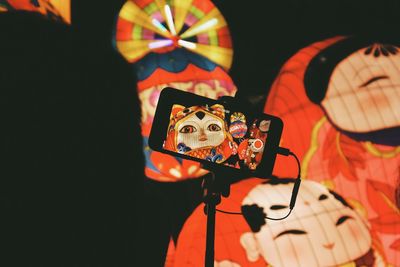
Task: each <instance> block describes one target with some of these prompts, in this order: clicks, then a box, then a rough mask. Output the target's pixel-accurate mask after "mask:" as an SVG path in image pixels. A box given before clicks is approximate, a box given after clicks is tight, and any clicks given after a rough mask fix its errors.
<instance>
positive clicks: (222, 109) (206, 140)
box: [149, 87, 283, 178]
mask: <svg viewBox="0 0 400 267" xmlns="http://www.w3.org/2000/svg"><path fill="white" fill-rule="evenodd" d="M282 129H283V122H282V120H281V119H280V118H278V117H275V116H272V115H269V114H265V113H255V112H253V111H252V110H251V109H250V108H248V105H244V104H243V103H241V102H240V101H238V100H236V99H235V98H229V97H228V98H226V97H223V98H221V99H218V100H215V99H210V98H207V97H202V96H198V95H195V94H192V93H188V92H184V91H181V90H178V89H174V88H170V87H167V88H165V89H163V90H162V92H161V94H160V98H159V101H158V104H157V108H156V112H155V116H154V121H153V124H152V128H151V132H150V136H149V146H150V148H152V149H153V150H155V151H159V152H163V153H167V154H170V155H173V156H176V157H181V158H184V159H189V160H194V161H198V162H201V163H202V165H203V167H204V168H205V169H208V170H210V171H217V170H223V169H226V170H228V169H230V170H236V171H238V172H242V173H243V174H245V175H248V176H254V177H260V178H268V177H270V176H271V174H272V170H273V167H274V163H275V158H276V154H277V150H278V147H279V142H280V138H281V134H282Z"/></svg>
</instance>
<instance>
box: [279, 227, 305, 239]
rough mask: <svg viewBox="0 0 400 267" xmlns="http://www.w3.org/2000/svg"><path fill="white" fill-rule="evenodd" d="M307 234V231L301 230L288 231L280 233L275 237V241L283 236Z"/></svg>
mask: <svg viewBox="0 0 400 267" xmlns="http://www.w3.org/2000/svg"><path fill="white" fill-rule="evenodd" d="M305 234H307V232H306V231H303V230H299V229H291V230H287V231H283V232H282V233H279V234H278V235H277V236H275V237H274V239H277V238H278V237H280V236H283V235H305Z"/></svg>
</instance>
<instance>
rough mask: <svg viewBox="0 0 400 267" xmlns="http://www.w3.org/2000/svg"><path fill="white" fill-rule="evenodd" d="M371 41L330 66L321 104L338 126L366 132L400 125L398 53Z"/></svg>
mask: <svg viewBox="0 0 400 267" xmlns="http://www.w3.org/2000/svg"><path fill="white" fill-rule="evenodd" d="M398 49H399V48H398V47H396V46H393V45H382V44H373V45H370V46H369V47H365V48H362V49H359V50H358V51H356V52H354V53H352V54H350V55H349V56H348V57H346V58H344V59H343V60H342V61H341V62H339V64H338V65H337V66H336V67H335V68H334V70H333V72H332V75H331V77H330V81H329V83H328V88H327V92H326V95H325V98H324V99H323V100H322V102H321V105H322V107H323V108H324V109H325V111H326V113H327V115H328V116H329V118H330V120H331V121H332V122H333V123H334V124H335V125H336V126H337V127H339V128H340V129H342V130H345V131H348V132H355V133H366V132H371V131H377V130H382V129H387V128H393V127H397V126H400V109H399V106H400V53H398V51H399V50H398Z"/></svg>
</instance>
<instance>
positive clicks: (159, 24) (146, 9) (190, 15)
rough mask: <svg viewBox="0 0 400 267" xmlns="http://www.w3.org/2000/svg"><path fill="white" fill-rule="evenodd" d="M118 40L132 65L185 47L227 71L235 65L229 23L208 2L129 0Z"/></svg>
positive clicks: (123, 53) (120, 19)
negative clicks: (152, 53)
mask: <svg viewBox="0 0 400 267" xmlns="http://www.w3.org/2000/svg"><path fill="white" fill-rule="evenodd" d="M115 39H116V46H117V48H118V50H119V51H120V53H121V54H122V55H123V56H124V57H125V58H126V59H127V60H128V61H129V62H136V61H138V60H139V59H141V58H142V57H144V56H145V55H147V54H148V53H150V52H156V53H164V52H167V51H171V50H173V49H175V48H177V47H182V48H185V49H188V50H190V51H192V52H195V53H197V54H200V55H202V56H204V57H206V58H208V59H209V60H211V61H213V62H215V63H217V64H218V65H220V66H222V67H224V68H225V69H229V68H230V67H231V64H232V56H233V50H232V44H231V39H230V33H229V30H228V27H227V24H226V21H225V19H224V18H223V16H222V15H221V13H220V12H219V10H218V9H217V8H216V7H215V6H214V5H213V4H212V3H211V2H210V1H208V0H167V1H166V0H129V1H127V2H126V3H125V4H124V5H123V7H122V8H121V11H120V13H119V17H118V21H117V31H116V36H115Z"/></svg>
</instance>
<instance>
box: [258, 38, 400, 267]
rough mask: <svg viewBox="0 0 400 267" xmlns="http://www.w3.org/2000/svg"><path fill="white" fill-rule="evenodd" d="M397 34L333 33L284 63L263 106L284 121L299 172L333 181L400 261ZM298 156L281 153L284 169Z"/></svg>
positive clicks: (391, 257) (388, 254) (279, 168)
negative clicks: (286, 160) (343, 35)
mask: <svg viewBox="0 0 400 267" xmlns="http://www.w3.org/2000/svg"><path fill="white" fill-rule="evenodd" d="M398 44H399V42H398V41H396V40H390V39H382V38H367V37H363V38H361V37H349V38H340V37H338V38H333V39H329V40H326V41H323V42H318V43H315V44H313V45H311V46H309V47H307V48H304V49H302V50H300V51H299V52H298V53H297V54H296V55H294V56H293V57H292V58H291V59H289V60H288V62H287V63H286V64H285V65H284V66H283V68H282V69H281V71H280V73H279V75H278V77H277V78H276V80H275V82H274V84H273V86H272V89H271V92H270V94H269V96H268V99H267V104H266V107H265V112H267V113H272V114H275V115H277V116H279V117H281V118H282V119H283V121H284V124H285V129H284V131H283V136H282V144H281V145H282V146H284V147H288V148H290V149H291V150H292V151H294V152H295V153H296V154H297V155H298V156H299V157H300V160H301V163H302V176H303V177H304V178H307V179H311V180H315V181H318V182H320V183H323V184H325V185H327V186H329V187H330V188H331V189H333V190H335V191H336V192H338V193H339V194H341V195H342V196H343V197H344V198H345V199H346V200H347V201H348V202H349V203H351V204H352V205H353V206H354V207H355V209H356V210H357V211H358V212H359V213H360V214H362V215H363V216H364V217H365V218H367V219H368V220H369V223H370V224H371V227H372V231H373V234H374V235H376V236H377V241H378V242H380V243H381V246H382V249H383V251H384V253H383V256H384V257H385V259H386V260H387V262H388V263H389V264H392V265H394V266H398V265H400V251H399V250H400V237H399V235H398V233H399V232H400V212H399V207H398V206H396V200H395V190H396V187H397V181H398V179H399V177H400V146H399V145H400V128H399V126H400V109H399V108H398V107H399V104H400V86H399V84H400V53H399V47H398ZM295 171H296V166H295V164H292V165H289V166H288V165H287V164H286V165H285V166H283V164H282V158H278V160H277V161H276V168H275V174H276V175H280V176H282V175H283V176H287V175H289V174H293V172H295Z"/></svg>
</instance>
